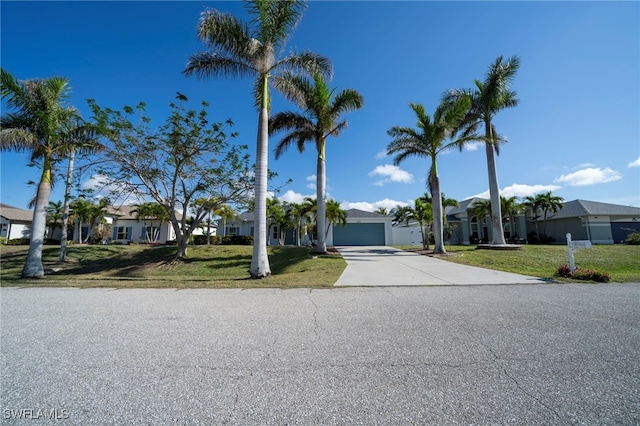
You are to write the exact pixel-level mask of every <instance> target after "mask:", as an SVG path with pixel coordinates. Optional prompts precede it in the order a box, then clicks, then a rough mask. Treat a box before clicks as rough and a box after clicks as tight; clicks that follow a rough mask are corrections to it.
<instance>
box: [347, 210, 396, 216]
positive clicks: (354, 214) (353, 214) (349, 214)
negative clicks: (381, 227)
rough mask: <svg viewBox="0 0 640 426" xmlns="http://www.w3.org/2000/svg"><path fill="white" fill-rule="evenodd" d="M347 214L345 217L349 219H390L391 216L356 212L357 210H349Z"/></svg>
mask: <svg viewBox="0 0 640 426" xmlns="http://www.w3.org/2000/svg"><path fill="white" fill-rule="evenodd" d="M346 213H347V217H350V218H358V217H360V218H363V217H378V218H391V216H387V215H383V214H380V213H376V212H367V211H364V210H358V209H349V210H347V211H346Z"/></svg>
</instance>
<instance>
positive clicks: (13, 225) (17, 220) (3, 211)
mask: <svg viewBox="0 0 640 426" xmlns="http://www.w3.org/2000/svg"><path fill="white" fill-rule="evenodd" d="M32 221H33V211H32V210H23V209H19V208H17V207H13V206H9V205H7V204H0V237H5V238H6V239H7V240H13V239H16V238H31V222H32Z"/></svg>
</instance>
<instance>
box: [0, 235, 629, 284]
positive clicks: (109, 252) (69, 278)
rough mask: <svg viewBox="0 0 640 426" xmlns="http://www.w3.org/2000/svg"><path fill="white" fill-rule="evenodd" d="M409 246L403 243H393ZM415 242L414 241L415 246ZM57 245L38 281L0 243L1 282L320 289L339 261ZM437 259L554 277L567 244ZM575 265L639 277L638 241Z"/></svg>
mask: <svg viewBox="0 0 640 426" xmlns="http://www.w3.org/2000/svg"><path fill="white" fill-rule="evenodd" d="M400 248H405V249H409V247H400ZM414 248H415V247H414ZM58 250H59V249H58V247H54V246H46V247H45V249H44V251H43V259H44V265H45V268H46V269H49V270H54V271H55V273H52V274H47V275H46V277H45V278H43V279H41V280H23V279H21V278H20V272H21V270H22V267H23V265H24V260H25V258H26V255H27V247H26V246H1V247H0V258H1V259H0V260H1V261H0V283H1V285H2V286H25V285H28V286H52V287H69V286H73V287H141V288H143V287H153V288H253V287H255V288H271V287H275V288H296V287H305V288H323V287H332V286H333V284H334V283H335V282H336V280H337V279H338V277H339V276H340V274H341V273H342V271H343V270H344V268H345V266H346V263H345V261H344V260H343V259H342V258H341V257H340V256H338V255H324V256H314V254H313V253H312V252H310V251H309V250H308V249H306V248H301V247H278V246H275V247H269V248H268V253H269V260H270V263H271V270H272V273H273V275H272V276H270V277H268V278H266V279H263V280H251V279H250V278H249V273H248V270H249V266H250V264H251V251H252V248H251V247H250V246H210V247H207V246H195V247H190V248H189V258H188V259H186V260H183V261H179V262H168V260H170V259H171V258H172V255H173V253H175V248H174V247H165V246H159V247H150V246H145V245H131V246H120V245H110V246H80V245H73V246H70V247H69V252H68V253H69V254H68V260H69V261H68V262H67V263H65V264H59V263H58V262H57V256H58ZM447 251H448V252H449V255H448V256H444V257H442V258H443V259H445V260H447V261H450V262H456V263H462V264H465V265H472V266H479V267H483V268H489V269H497V270H500V271H508V272H515V273H519V274H524V275H531V276H534V277H540V278H546V279H556V280H558V281H568V280H560V279H558V278H555V277H554V276H553V274H554V272H555V271H556V268H557V267H558V266H559V265H562V264H568V262H569V260H568V253H567V248H566V246H561V245H551V246H538V245H528V246H525V248H524V250H518V251H494V250H476V248H475V246H447ZM575 260H576V265H577V266H578V267H580V268H585V269H592V270H596V271H602V272H607V273H608V274H609V275H610V276H611V282H640V246H627V245H597V246H593V248H591V249H588V250H579V251H577V252H576V253H575Z"/></svg>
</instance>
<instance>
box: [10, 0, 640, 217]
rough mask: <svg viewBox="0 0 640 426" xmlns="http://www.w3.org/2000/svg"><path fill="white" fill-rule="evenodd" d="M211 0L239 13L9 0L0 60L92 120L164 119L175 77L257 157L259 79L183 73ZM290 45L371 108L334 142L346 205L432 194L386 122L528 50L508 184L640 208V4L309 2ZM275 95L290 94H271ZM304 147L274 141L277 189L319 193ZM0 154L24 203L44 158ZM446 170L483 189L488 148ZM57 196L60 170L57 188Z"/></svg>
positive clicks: (504, 161)
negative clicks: (283, 149)
mask: <svg viewBox="0 0 640 426" xmlns="http://www.w3.org/2000/svg"><path fill="white" fill-rule="evenodd" d="M205 7H209V8H215V9H219V10H222V11H228V12H231V13H233V14H235V15H237V16H239V17H241V18H245V17H246V15H245V13H244V9H243V7H242V4H241V3H240V2H236V1H232V2H205V1H188V2H179V3H178V2H53V1H51V2H27V1H22V2H13V1H6V0H3V1H2V2H1V3H0V8H1V10H0V11H1V19H2V22H1V24H2V29H1V31H2V33H1V36H2V39H1V62H2V67H3V68H4V69H5V70H7V71H9V72H11V73H12V74H13V75H14V76H15V77H17V78H19V79H29V78H46V77H50V76H53V75H61V76H65V77H67V78H69V79H70V83H71V86H72V88H73V93H72V100H71V103H72V104H73V105H75V106H76V107H77V108H78V109H79V110H80V111H81V112H82V113H83V115H84V117H85V118H89V117H90V113H89V110H88V108H87V106H86V102H85V100H86V99H88V98H93V99H96V101H97V102H98V104H99V105H101V106H105V107H111V108H121V107H122V106H124V105H135V104H136V103H137V102H138V101H145V102H146V103H147V111H148V114H149V116H150V117H151V118H152V119H153V123H156V124H158V125H160V124H161V123H162V122H163V120H164V118H165V117H166V115H167V114H168V110H169V108H168V104H169V102H170V101H172V100H173V99H174V96H175V93H176V92H177V91H178V92H181V93H184V94H185V95H187V96H188V97H189V99H190V100H191V101H192V103H193V106H194V107H195V105H196V101H199V100H201V99H205V100H207V101H209V102H210V103H211V105H212V107H211V115H212V117H214V118H215V119H216V120H218V121H222V120H225V119H227V118H231V119H233V120H234V122H235V130H236V131H238V132H240V137H239V139H238V142H240V143H246V144H248V145H249V146H250V149H251V153H252V155H253V154H254V149H255V137H256V127H257V114H256V111H255V109H254V106H253V100H252V99H251V83H252V82H251V81H250V80H249V79H243V80H229V79H217V80H198V79H195V78H186V77H184V76H183V75H182V74H181V71H182V70H183V69H184V65H185V63H186V61H187V58H188V57H189V56H190V55H191V54H193V53H196V52H198V51H201V50H204V49H205V46H204V45H203V44H201V43H200V42H199V41H198V40H197V39H196V36H195V31H196V24H197V21H198V18H199V14H200V12H201V11H202V10H204V9H205ZM288 48H289V49H290V50H296V51H301V50H307V49H309V50H313V51H315V52H317V53H320V54H322V55H324V56H327V57H329V58H330V59H331V60H332V62H333V66H334V78H333V81H332V86H333V87H336V88H337V89H338V90H342V89H345V88H353V89H356V90H358V91H359V92H360V93H361V94H362V95H363V96H364V99H365V105H364V107H363V108H362V109H361V110H359V111H356V112H353V113H350V114H348V115H347V116H346V118H347V120H348V121H349V127H348V129H347V130H346V131H345V132H343V134H342V135H340V136H339V137H337V138H332V139H330V140H329V141H328V148H327V176H328V192H329V196H330V197H332V198H334V199H336V200H337V201H339V202H341V203H342V205H343V208H350V207H356V208H361V209H364V210H372V209H374V208H376V207H381V206H382V207H387V208H391V207H394V206H395V205H396V204H398V203H407V202H409V201H410V200H413V199H415V198H416V197H418V196H420V195H421V194H423V193H424V192H425V190H426V186H425V178H426V173H427V169H428V166H429V163H428V162H427V160H425V159H417V158H416V159H410V160H407V161H405V162H403V163H402V164H400V165H399V166H397V167H396V166H393V161H392V159H391V158H389V157H386V156H384V151H385V148H386V146H387V144H388V143H389V142H390V138H389V137H388V136H387V133H386V132H387V130H388V129H389V128H390V127H392V126H395V125H403V126H413V125H414V124H415V118H414V116H413V115H412V111H411V110H410V109H409V106H408V103H409V102H416V103H422V104H424V105H425V108H426V109H427V111H428V112H432V111H433V110H434V109H435V107H436V105H437V104H438V103H439V101H440V98H441V96H442V94H443V92H445V91H446V90H448V89H451V88H471V87H473V81H474V79H483V78H484V75H485V72H486V70H487V67H488V66H489V64H490V63H491V62H493V61H494V60H495V59H496V58H497V57H498V56H500V55H503V56H505V57H509V56H512V55H518V56H520V58H521V66H520V70H519V72H518V74H517V76H516V78H515V81H514V84H513V89H514V90H516V91H517V92H518V96H519V99H520V104H519V106H517V107H516V108H513V109H509V110H504V111H503V112H501V113H499V114H498V116H497V118H496V120H495V124H496V126H497V128H498V131H499V132H501V133H502V134H503V135H505V136H506V137H507V138H508V143H507V144H506V145H504V146H503V147H502V149H501V153H500V156H499V157H498V177H499V184H500V188H501V190H502V191H503V194H504V195H507V196H512V195H516V196H519V197H521V196H525V195H532V194H534V193H535V192H541V191H548V190H551V191H553V193H554V195H559V196H561V197H563V198H564V199H565V200H567V201H569V200H574V199H578V198H579V199H586V200H592V201H601V202H608V203H615V204H622V205H632V206H640V3H638V2H481V1H478V2H426V1H425V2H421V1H413V2H391V1H375V2H365V1H352V2H346V1H345V2H338V1H312V2H310V3H309V7H308V9H307V12H306V14H305V16H304V17H303V19H302V21H301V22H300V25H299V26H298V28H297V30H296V32H295V33H294V36H293V37H292V38H291V40H290V42H289V45H288ZM272 106H273V112H277V111H282V110H285V109H287V110H288V109H293V108H294V107H293V106H292V105H290V104H288V103H287V102H285V101H284V100H283V99H282V98H280V97H279V96H278V95H274V101H273V105H272ZM278 137H279V136H278V135H275V136H274V137H272V139H271V142H270V146H271V147H274V146H275V143H276V142H277V140H278ZM309 148H310V149H309V150H308V151H307V152H306V153H305V154H304V155H301V154H299V153H298V152H297V150H295V149H292V150H291V151H290V152H287V153H285V154H284V155H283V157H281V159H280V160H277V161H276V160H275V159H274V157H273V155H271V157H270V160H269V167H270V169H272V170H274V171H276V172H278V174H279V178H278V182H276V184H278V183H282V182H284V181H285V180H286V179H288V178H291V179H293V183H292V184H290V185H287V186H285V187H284V188H283V189H282V191H281V192H280V193H279V194H278V196H279V197H280V198H281V199H284V200H288V201H299V200H300V199H301V197H302V196H310V195H314V194H315V186H314V184H313V176H314V173H315V155H314V152H313V147H312V146H310V147H309ZM1 155H2V158H1V188H0V201H1V202H2V203H6V204H10V205H14V206H17V207H20V208H26V205H27V203H28V201H29V200H30V198H31V197H32V196H33V193H34V191H35V188H34V187H32V186H29V185H27V182H28V181H30V180H34V181H35V180H37V179H38V178H39V174H38V171H37V170H36V169H34V168H28V167H26V163H27V157H26V155H24V154H13V153H2V154H1ZM439 172H440V177H441V186H442V189H443V191H444V192H445V194H446V196H447V197H451V198H456V199H458V200H463V199H465V198H469V197H471V196H476V195H482V194H483V193H484V194H486V193H487V191H488V183H487V173H486V159H485V153H484V148H482V147H480V149H475V150H474V149H467V150H465V151H463V152H462V153H459V152H457V151H455V152H451V153H448V154H446V155H442V156H441V157H440V158H439ZM88 178H89V176H87V177H85V178H84V179H88ZM62 197H63V184H62V182H61V181H60V182H59V183H58V184H57V185H56V187H55V188H54V191H53V193H52V196H51V199H52V200H53V201H56V200H62Z"/></svg>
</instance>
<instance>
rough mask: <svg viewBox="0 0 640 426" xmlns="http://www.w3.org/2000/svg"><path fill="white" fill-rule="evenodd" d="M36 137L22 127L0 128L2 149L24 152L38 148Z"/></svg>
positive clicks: (0, 147) (0, 145) (0, 146)
mask: <svg viewBox="0 0 640 426" xmlns="http://www.w3.org/2000/svg"><path fill="white" fill-rule="evenodd" d="M38 145H39V143H38V139H37V138H36V137H35V136H34V135H33V133H31V132H29V131H28V130H26V129H24V128H3V129H2V130H0V149H1V150H2V151H15V152H25V151H33V150H36V149H38Z"/></svg>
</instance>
